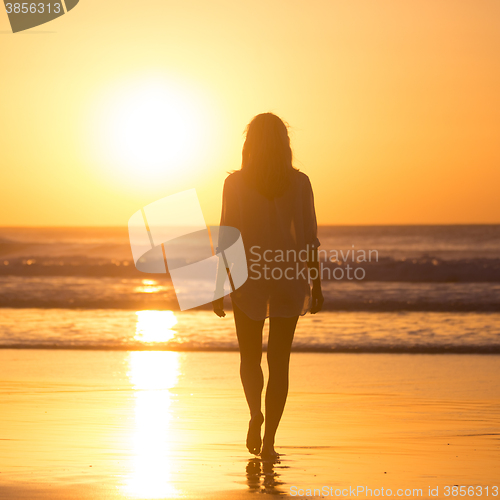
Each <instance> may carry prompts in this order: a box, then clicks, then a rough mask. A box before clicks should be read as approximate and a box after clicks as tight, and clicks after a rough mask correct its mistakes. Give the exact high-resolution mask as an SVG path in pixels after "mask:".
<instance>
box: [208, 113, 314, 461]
mask: <svg viewBox="0 0 500 500" xmlns="http://www.w3.org/2000/svg"><path fill="white" fill-rule="evenodd" d="M221 226H232V227H235V228H237V229H239V231H240V232H241V235H242V239H243V244H244V246H245V251H246V255H247V260H248V265H249V276H248V279H247V281H246V282H245V283H244V284H243V285H242V286H241V287H240V288H238V289H237V290H236V291H234V292H233V293H232V294H231V301H232V305H233V311H234V320H235V324H236V334H237V337H238V343H239V347H240V356H241V365H240V375H241V381H242V383H243V389H244V391H245V396H246V399H247V402H248V406H249V408H250V417H251V418H250V424H249V428H248V435H247V442H246V444H247V448H248V450H249V451H250V452H251V453H253V454H255V455H257V454H259V453H261V456H262V457H263V458H273V457H277V456H278V453H276V451H275V450H274V439H275V434H276V430H277V428H278V424H279V422H280V419H281V415H282V414H283V410H284V408H285V403H286V398H287V394H288V366H289V360H290V349H291V346H292V341H293V336H294V333H295V327H296V325H297V320H298V318H299V316H301V315H304V314H305V313H306V312H307V311H311V313H313V314H314V313H316V312H318V311H320V310H321V307H322V305H323V295H322V293H321V281H320V276H319V262H318V251H317V247H318V246H319V241H318V238H317V224H316V214H315V210H314V199H313V192H312V188H311V184H310V182H309V178H308V177H307V176H306V175H305V174H303V173H301V172H299V171H298V170H296V169H295V168H293V167H292V151H291V148H290V139H289V137H288V130H287V127H286V125H285V124H284V123H283V122H282V121H281V119H280V118H278V117H277V116H276V115H274V114H272V113H264V114H261V115H257V116H256V117H255V118H254V119H253V120H252V121H251V122H250V124H249V125H248V128H247V134H246V140H245V144H244V146H243V160H242V166H241V170H238V171H236V172H234V173H232V174H230V175H229V176H228V177H227V179H226V181H225V183H224V193H223V202H222V217H221ZM301 251H302V252H301ZM283 255H284V256H285V260H287V261H285V262H283V258H282V257H280V256H283ZM301 255H302V256H304V255H305V256H306V258H300V256H301ZM269 261H270V262H269ZM304 261H306V262H304ZM264 264H265V265H266V267H267V269H265V268H264ZM307 267H309V268H310V270H311V273H310V275H311V278H312V280H313V285H312V297H311V286H310V284H309V281H308V279H307V276H308V273H307V272H304V271H307ZM213 307H214V312H215V313H216V314H217V315H218V316H221V317H222V316H225V313H224V309H223V299H219V300H216V301H214V303H213ZM266 318H269V340H268V347H267V363H268V366H269V381H268V384H267V389H266V397H265V415H266V418H265V429H264V439H263V441H262V440H261V426H262V423H263V422H264V416H263V414H262V411H261V397H262V390H263V386H264V379H263V374H262V369H261V357H262V329H263V326H264V321H265V319H266ZM261 446H262V450H261Z"/></svg>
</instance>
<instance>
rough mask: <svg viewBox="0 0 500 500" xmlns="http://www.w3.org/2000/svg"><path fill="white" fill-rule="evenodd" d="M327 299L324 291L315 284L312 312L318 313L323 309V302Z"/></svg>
mask: <svg viewBox="0 0 500 500" xmlns="http://www.w3.org/2000/svg"><path fill="white" fill-rule="evenodd" d="M324 301H325V299H324V297H323V292H322V291H321V285H320V286H314V285H313V288H312V305H311V314H316V313H317V312H319V311H321V309H322V308H323V302H324Z"/></svg>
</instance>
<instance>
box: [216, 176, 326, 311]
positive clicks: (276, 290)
mask: <svg viewBox="0 0 500 500" xmlns="http://www.w3.org/2000/svg"><path fill="white" fill-rule="evenodd" d="M220 225H221V226H232V227H235V228H237V229H238V230H239V231H240V232H241V235H242V240H243V245H244V247H245V253H246V258H247V264H248V279H247V281H246V282H245V283H244V284H243V285H242V286H241V287H240V288H238V289H237V290H235V291H234V292H233V293H231V300H232V301H233V303H235V304H236V305H237V306H238V307H239V308H240V309H241V310H242V311H243V312H244V313H245V314H246V315H247V316H248V317H250V318H251V319H254V320H263V319H265V318H267V317H285V318H289V317H294V316H299V315H304V314H305V313H306V312H307V311H308V310H309V309H310V307H311V286H310V282H309V277H308V271H307V270H308V268H307V263H306V255H307V249H309V250H311V249H312V248H317V247H318V246H319V245H320V243H319V240H318V238H317V230H318V229H317V222H316V212H315V210H314V197H313V192H312V187H311V183H310V181H309V177H307V175H305V174H303V173H302V172H299V171H294V172H293V175H292V180H291V183H290V186H289V187H288V188H287V190H286V192H285V193H284V194H283V195H282V196H279V197H276V198H273V199H268V198H266V197H265V196H263V195H262V194H260V193H259V192H258V191H256V190H255V189H254V188H252V187H250V186H248V184H247V183H246V182H245V180H244V179H243V175H242V173H241V171H236V172H234V173H232V174H230V175H229V176H228V177H227V178H226V181H225V183H224V191H223V197H222V216H221V222H220ZM301 251H302V252H301ZM266 268H267V269H266Z"/></svg>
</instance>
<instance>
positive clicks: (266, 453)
mask: <svg viewBox="0 0 500 500" xmlns="http://www.w3.org/2000/svg"><path fill="white" fill-rule="evenodd" d="M260 456H261V458H262V459H263V460H276V459H278V458H279V457H280V454H279V453H278V452H277V451H276V450H275V449H274V445H272V444H266V443H264V446H262V451H261V452H260Z"/></svg>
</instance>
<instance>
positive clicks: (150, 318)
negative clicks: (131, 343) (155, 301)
mask: <svg viewBox="0 0 500 500" xmlns="http://www.w3.org/2000/svg"><path fill="white" fill-rule="evenodd" d="M135 314H136V315H137V326H136V329H135V336H134V339H135V340H138V341H140V342H168V341H169V340H171V339H173V338H174V336H175V334H176V333H177V332H176V331H175V330H172V327H174V326H175V325H176V324H177V318H176V317H175V314H174V313H173V311H137V312H136V313H135Z"/></svg>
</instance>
